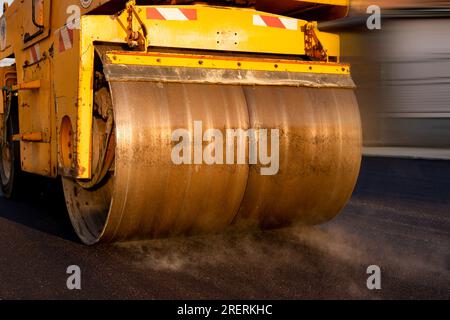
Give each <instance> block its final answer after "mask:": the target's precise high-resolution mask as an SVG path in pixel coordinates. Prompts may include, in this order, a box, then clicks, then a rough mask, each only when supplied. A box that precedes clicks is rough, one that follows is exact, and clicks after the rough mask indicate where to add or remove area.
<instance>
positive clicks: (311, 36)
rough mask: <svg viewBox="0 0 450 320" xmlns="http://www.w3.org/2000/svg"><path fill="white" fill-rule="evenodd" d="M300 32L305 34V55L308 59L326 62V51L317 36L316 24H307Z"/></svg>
mask: <svg viewBox="0 0 450 320" xmlns="http://www.w3.org/2000/svg"><path fill="white" fill-rule="evenodd" d="M301 30H302V32H304V34H305V53H306V55H307V56H308V57H310V58H312V59H314V60H319V61H327V62H328V54H327V50H326V49H325V48H324V47H323V45H322V43H321V42H320V39H319V37H318V36H317V33H316V30H318V29H317V22H308V23H306V24H305V25H304V26H303V27H302V29H301Z"/></svg>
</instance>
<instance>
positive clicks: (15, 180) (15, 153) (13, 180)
mask: <svg viewBox="0 0 450 320" xmlns="http://www.w3.org/2000/svg"><path fill="white" fill-rule="evenodd" d="M13 99H14V100H13V102H12V106H13V107H12V110H11V113H10V116H9V119H8V122H7V133H8V137H7V139H8V140H9V148H10V150H9V151H10V170H9V171H10V172H9V177H10V178H9V179H8V182H6V183H4V182H3V179H2V177H3V176H4V174H5V171H4V168H3V167H4V166H3V158H2V152H0V187H1V191H2V193H3V196H4V197H6V198H8V199H9V198H13V197H15V196H16V195H17V194H18V185H19V181H20V175H21V169H20V168H21V166H20V143H19V142H13V141H12V136H13V135H14V134H16V133H18V132H19V119H18V114H17V97H14V98H13Z"/></svg>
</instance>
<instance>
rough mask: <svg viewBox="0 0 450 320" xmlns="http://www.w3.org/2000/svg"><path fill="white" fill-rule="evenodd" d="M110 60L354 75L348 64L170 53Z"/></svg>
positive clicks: (111, 56) (115, 54) (123, 54)
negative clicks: (351, 73)
mask: <svg viewBox="0 0 450 320" xmlns="http://www.w3.org/2000/svg"><path fill="white" fill-rule="evenodd" d="M107 57H108V60H109V61H110V63H112V64H126V65H144V66H145V65H149V66H163V67H188V68H202V69H231V70H256V71H272V72H298V73H321V74H342V75H348V74H350V66H349V65H347V64H335V63H324V62H312V61H297V60H280V59H259V60H258V59H250V58H237V57H219V56H206V55H186V54H167V53H129V52H109V53H108V54H107Z"/></svg>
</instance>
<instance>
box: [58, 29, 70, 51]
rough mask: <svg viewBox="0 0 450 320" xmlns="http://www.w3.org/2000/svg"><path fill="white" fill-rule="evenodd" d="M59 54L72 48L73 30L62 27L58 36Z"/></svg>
mask: <svg viewBox="0 0 450 320" xmlns="http://www.w3.org/2000/svg"><path fill="white" fill-rule="evenodd" d="M58 42H59V53H61V52H64V51H66V50H69V49H72V48H73V29H71V28H68V27H64V28H62V29H61V30H59V35H58Z"/></svg>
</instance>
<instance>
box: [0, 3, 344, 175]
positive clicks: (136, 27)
mask: <svg viewBox="0 0 450 320" xmlns="http://www.w3.org/2000/svg"><path fill="white" fill-rule="evenodd" d="M175 3H176V4H171V5H158V4H154V3H153V1H137V3H136V1H129V2H125V1H104V0H93V1H77V0H58V1H56V0H23V1H14V2H13V4H12V5H11V6H10V7H8V8H6V12H5V13H4V15H3V16H2V18H0V29H1V30H0V31H1V32H0V41H1V43H0V60H1V59H6V58H14V59H15V65H14V66H12V67H4V68H0V81H2V86H3V87H8V90H12V91H13V92H14V93H15V94H16V95H17V96H18V115H19V131H20V132H19V133H17V134H16V135H15V136H14V140H15V141H20V151H21V152H20V155H21V159H20V163H21V168H22V170H23V171H25V172H29V173H34V174H38V175H42V176H47V177H57V176H58V175H61V176H63V177H70V178H73V179H77V180H80V181H87V180H89V179H91V178H92V176H93V174H94V170H95V168H93V157H94V151H93V136H94V133H93V130H94V129H93V112H94V82H95V79H94V77H95V72H94V71H95V70H94V69H95V63H96V57H100V59H101V61H102V62H103V63H105V64H107V65H108V66H109V67H108V68H109V69H108V70H119V69H120V68H121V67H123V66H130V68H131V69H130V70H137V69H139V70H140V69H142V68H143V67H149V68H161V70H166V71H167V72H170V71H173V70H179V68H182V71H183V72H189V71H193V72H194V73H195V70H202V72H203V73H202V74H203V75H204V74H205V73H204V72H206V74H208V76H204V77H202V76H195V74H194V75H191V74H189V75H187V77H188V78H189V77H192V79H193V80H192V81H191V82H193V83H204V84H223V85H242V86H254V85H266V86H291V87H295V86H297V87H298V86H304V87H311V88H314V87H328V88H348V89H351V88H352V87H353V83H352V81H351V78H350V67H349V65H346V64H341V63H340V62H339V60H340V59H339V51H340V44H339V37H338V36H337V35H335V34H330V33H325V32H320V31H319V30H318V29H317V24H316V23H315V22H313V21H307V20H303V19H302V17H303V16H304V17H308V18H309V17H311V15H313V14H314V12H316V16H317V17H318V19H317V20H319V19H336V18H339V17H341V16H344V15H345V14H346V13H347V10H348V2H347V1H344V0H336V1H332V0H314V1H294V0H283V1H236V3H235V5H233V4H232V3H231V4H230V5H231V6H212V5H207V4H195V3H194V2H193V1H176V2H175ZM78 13H79V16H78ZM132 67H135V69H133V68H132ZM152 70H153V69H152ZM186 70H187V71H186ZM205 70H206V71H205ZM223 70H230V72H232V73H233V74H236V75H237V77H235V78H233V79H231V78H228V79H223V78H221V76H220V74H223V73H220V72H221V71H223ZM243 74H245V75H246V77H244V78H242V75H243ZM249 74H251V75H252V79H253V81H249V80H248V79H249ZM311 75H317V77H318V78H314V79H313V80H308V79H307V80H305V79H304V78H305V77H306V78H308V77H309V76H311ZM128 76H130V77H131V78H133V74H128ZM297 78H298V79H297ZM300 78H301V79H303V80H301V81H300V80H299V79H300ZM195 79H197V80H195ZM239 79H241V80H239ZM317 79H319V80H317ZM330 79H331V80H330ZM128 80H129V79H128ZM141 80H142V79H138V77H137V76H135V78H134V80H133V81H141ZM182 80H183V79H181V80H180V79H179V80H177V79H175V80H174V79H172V80H170V79H169V77H168V76H167V79H165V82H183V81H182ZM154 81H158V79H154ZM12 82H13V83H12ZM7 92H8V91H4V99H3V105H2V106H0V120H2V118H3V117H4V115H5V101H6V100H5V95H6V94H7ZM0 123H3V121H0ZM2 132H3V131H2Z"/></svg>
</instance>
